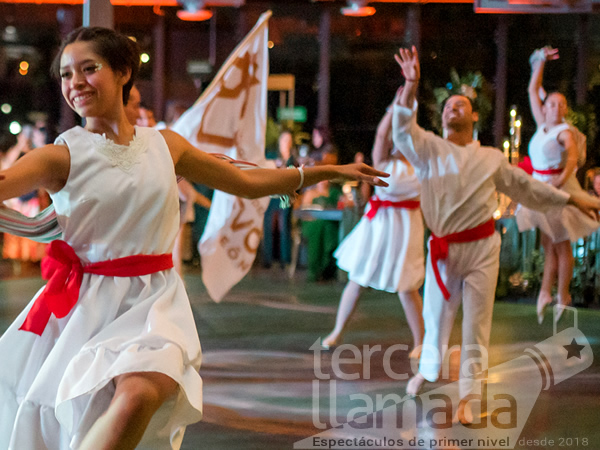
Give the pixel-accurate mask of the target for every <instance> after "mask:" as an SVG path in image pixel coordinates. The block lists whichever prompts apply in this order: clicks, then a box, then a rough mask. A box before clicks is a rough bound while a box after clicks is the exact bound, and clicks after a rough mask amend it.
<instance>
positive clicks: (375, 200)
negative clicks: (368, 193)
mask: <svg viewBox="0 0 600 450" xmlns="http://www.w3.org/2000/svg"><path fill="white" fill-rule="evenodd" d="M369 205H371V208H370V209H369V212H367V213H366V214H365V215H366V216H367V218H368V219H369V220H373V217H375V215H376V214H377V211H379V208H404V209H417V208H419V207H420V206H421V203H420V202H419V201H418V200H403V201H400V202H392V201H390V200H380V199H379V197H371V198H370V199H369Z"/></svg>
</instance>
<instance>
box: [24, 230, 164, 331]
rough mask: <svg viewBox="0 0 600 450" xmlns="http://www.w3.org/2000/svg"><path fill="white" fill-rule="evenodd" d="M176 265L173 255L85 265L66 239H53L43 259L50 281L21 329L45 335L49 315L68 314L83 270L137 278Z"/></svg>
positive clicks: (135, 256)
mask: <svg viewBox="0 0 600 450" xmlns="http://www.w3.org/2000/svg"><path fill="white" fill-rule="evenodd" d="M171 267H173V256H172V255H171V254H170V253H168V254H163V255H133V256H126V257H124V258H117V259H111V260H108V261H100V262H97V263H90V264H86V265H83V264H82V263H81V261H80V260H79V257H78V256H77V254H76V253H75V250H73V248H72V247H71V246H70V245H69V244H67V243H66V242H65V241H58V240H57V241H52V242H51V243H50V245H49V246H48V248H47V250H46V256H45V257H44V259H43V260H42V277H43V278H44V279H45V280H48V284H46V286H45V287H44V290H43V291H42V292H41V293H40V295H39V296H38V298H37V299H36V300H35V302H34V304H33V306H32V307H31V309H30V310H29V313H28V314H27V317H26V318H25V322H23V325H21V327H20V328H19V329H20V330H24V331H31V332H32V333H35V334H37V335H40V336H41V335H42V332H43V331H44V329H45V328H46V325H47V324H48V321H49V320H50V314H54V315H55V316H56V317H57V318H61V317H65V316H66V315H67V314H69V312H71V310H72V309H73V307H74V306H75V303H77V300H78V299H79V288H80V287H81V280H82V279H83V274H84V273H93V274H96V275H105V276H109V277H137V276H141V275H149V274H151V273H155V272H160V271H162V270H167V269H170V268H171Z"/></svg>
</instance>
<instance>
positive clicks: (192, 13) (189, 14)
mask: <svg viewBox="0 0 600 450" xmlns="http://www.w3.org/2000/svg"><path fill="white" fill-rule="evenodd" d="M179 3H180V4H181V6H183V9H181V10H179V11H177V17H179V18H180V19H181V20H187V21H196V22H200V21H203V20H208V19H210V18H211V17H212V16H213V13H212V11H210V10H208V9H204V1H203V0H181V1H180V2H179Z"/></svg>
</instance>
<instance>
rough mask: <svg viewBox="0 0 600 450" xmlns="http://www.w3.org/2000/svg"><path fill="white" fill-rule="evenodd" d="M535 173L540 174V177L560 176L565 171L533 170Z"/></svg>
mask: <svg viewBox="0 0 600 450" xmlns="http://www.w3.org/2000/svg"><path fill="white" fill-rule="evenodd" d="M533 171H534V172H535V173H539V174H540V175H560V174H561V173H562V171H563V169H547V170H537V169H533Z"/></svg>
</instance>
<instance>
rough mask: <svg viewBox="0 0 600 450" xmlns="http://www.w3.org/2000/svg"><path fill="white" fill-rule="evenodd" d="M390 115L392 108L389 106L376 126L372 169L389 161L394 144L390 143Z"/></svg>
mask: <svg viewBox="0 0 600 450" xmlns="http://www.w3.org/2000/svg"><path fill="white" fill-rule="evenodd" d="M392 115H393V114H392V107H391V106H390V107H389V108H388V109H387V111H386V112H385V114H384V115H383V118H382V119H381V121H380V122H379V125H377V132H376V133H375V142H373V152H372V153H371V157H372V159H373V166H374V167H380V164H381V163H382V162H384V161H387V160H388V159H390V155H391V152H392V148H393V147H394V143H393V142H392Z"/></svg>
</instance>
